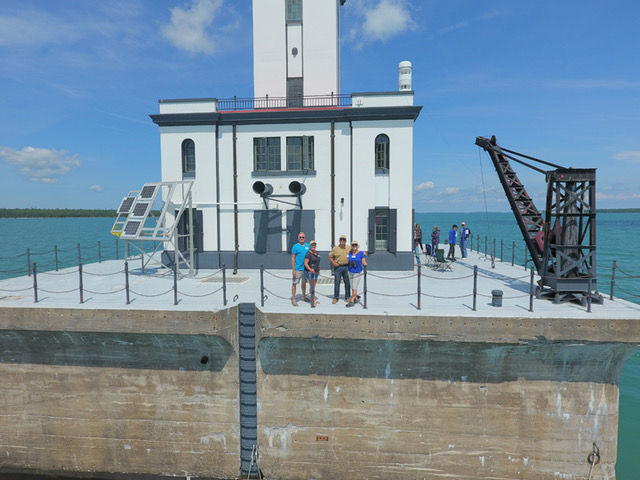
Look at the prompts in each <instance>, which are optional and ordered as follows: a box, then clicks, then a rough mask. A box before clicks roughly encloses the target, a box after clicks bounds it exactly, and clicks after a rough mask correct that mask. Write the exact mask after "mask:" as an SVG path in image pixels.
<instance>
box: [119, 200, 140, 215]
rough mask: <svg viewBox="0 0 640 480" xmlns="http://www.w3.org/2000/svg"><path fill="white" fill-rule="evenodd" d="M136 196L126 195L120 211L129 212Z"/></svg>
mask: <svg viewBox="0 0 640 480" xmlns="http://www.w3.org/2000/svg"><path fill="white" fill-rule="evenodd" d="M135 199H136V197H126V198H124V199H123V200H122V203H121V204H120V208H119V209H118V213H124V214H126V213H129V211H130V210H131V205H133V202H134V201H135Z"/></svg>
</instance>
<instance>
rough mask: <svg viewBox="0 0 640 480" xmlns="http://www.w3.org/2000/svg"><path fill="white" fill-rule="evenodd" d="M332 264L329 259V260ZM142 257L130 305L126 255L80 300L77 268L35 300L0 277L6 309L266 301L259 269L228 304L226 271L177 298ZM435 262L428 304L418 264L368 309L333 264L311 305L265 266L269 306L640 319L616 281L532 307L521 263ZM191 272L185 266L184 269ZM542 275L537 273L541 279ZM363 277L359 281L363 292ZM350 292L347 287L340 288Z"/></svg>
mask: <svg viewBox="0 0 640 480" xmlns="http://www.w3.org/2000/svg"><path fill="white" fill-rule="evenodd" d="M323 260H326V261H325V262H323V263H325V264H328V263H329V262H328V260H327V259H323ZM140 265H141V262H140V260H139V259H138V260H132V261H130V263H129V268H130V276H129V283H130V300H131V302H130V304H129V305H127V304H126V293H125V290H124V286H125V275H124V261H122V260H110V261H106V262H102V263H93V264H87V265H85V266H84V267H83V288H84V294H83V300H84V301H83V303H80V292H79V274H78V269H77V267H74V268H70V269H65V270H60V271H59V272H46V273H44V272H39V273H38V274H37V283H38V302H37V303H36V302H34V289H33V277H27V276H25V277H18V278H13V279H7V280H2V281H0V308H3V307H28V308H79V309H119V310H169V311H170V310H173V309H175V310H177V311H203V310H204V311H216V310H220V309H224V308H228V307H230V306H233V305H236V304H238V303H240V302H251V303H256V305H257V306H260V271H259V270H239V271H238V272H237V274H235V275H234V274H233V272H232V270H231V269H229V270H227V272H226V279H227V292H226V299H227V304H226V306H225V305H224V299H223V291H222V272H221V271H220V270H216V271H212V270H200V271H197V272H196V275H195V276H194V277H193V278H189V277H187V276H181V277H180V278H179V280H178V304H177V305H174V293H173V273H172V272H171V271H170V270H168V269H165V268H163V267H162V266H160V265H159V264H158V263H157V262H153V261H152V262H151V263H150V264H149V266H148V267H147V268H146V269H145V273H144V274H142V272H141V269H140ZM474 265H477V266H478V287H477V293H478V294H477V299H476V310H475V311H474V310H473V296H472V294H473V267H474ZM434 267H435V265H434V264H433V263H432V262H429V263H427V265H426V266H425V265H424V262H423V267H422V278H421V291H422V293H421V295H420V298H421V305H420V307H421V308H420V309H418V294H417V288H418V279H417V268H416V269H414V271H406V272H376V271H370V272H369V273H368V278H367V299H366V300H367V309H366V310H364V304H363V303H364V295H363V296H362V298H361V301H360V304H359V305H356V306H355V307H353V308H346V303H345V302H344V299H343V298H342V297H341V300H340V302H339V303H337V304H335V305H334V304H332V303H331V300H332V298H333V277H332V276H331V272H330V270H329V269H325V270H323V271H322V272H321V279H320V281H319V284H318V287H317V294H318V298H319V305H318V306H317V307H316V308H311V305H310V304H309V303H305V302H301V301H300V294H301V289H300V286H298V291H297V293H298V304H299V306H298V307H294V306H292V305H291V271H290V270H289V269H283V270H266V271H265V273H264V287H265V304H264V307H262V309H263V310H264V311H267V312H288V313H301V314H306V313H309V314H342V315H344V314H363V313H366V314H369V315H415V316H468V317H517V318H519V317H523V318H527V317H528V318H604V319H609V318H610V319H638V320H640V305H637V304H634V303H630V302H627V301H624V300H620V299H615V300H613V301H611V300H609V295H608V291H609V285H603V284H601V285H599V287H600V291H601V293H602V294H603V296H604V299H605V300H604V304H595V303H594V304H592V306H591V312H588V311H587V307H586V306H583V305H580V304H578V303H568V302H567V303H562V304H554V303H553V302H552V301H550V300H547V299H536V298H535V297H534V299H533V311H532V312H531V311H529V290H530V273H529V272H528V271H525V270H524V268H523V267H522V266H511V264H510V263H502V262H499V261H496V262H495V268H492V265H491V261H490V259H489V258H488V257H486V256H485V255H484V254H483V253H476V252H470V253H469V258H467V259H465V260H458V261H456V262H454V263H453V264H451V269H450V270H449V269H446V270H443V269H441V268H440V269H436V268H434ZM184 273H186V272H184V271H183V274H184ZM538 278H539V277H537V275H536V276H535V277H534V281H537V280H538ZM363 289H364V283H363V282H361V284H360V288H359V290H360V292H359V293H362V294H363V292H362V290H363ZM492 290H501V291H502V292H503V297H502V307H494V306H492V302H491V292H492ZM341 295H344V286H342V287H341Z"/></svg>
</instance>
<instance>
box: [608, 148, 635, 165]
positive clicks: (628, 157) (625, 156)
mask: <svg viewBox="0 0 640 480" xmlns="http://www.w3.org/2000/svg"><path fill="white" fill-rule="evenodd" d="M613 158H615V159H616V160H624V161H627V162H634V163H636V162H637V163H640V150H628V151H626V152H620V153H616V154H615V155H614V156H613Z"/></svg>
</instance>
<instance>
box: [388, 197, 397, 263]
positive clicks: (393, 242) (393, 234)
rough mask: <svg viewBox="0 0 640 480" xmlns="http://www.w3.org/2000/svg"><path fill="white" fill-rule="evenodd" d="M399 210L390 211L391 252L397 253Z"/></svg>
mask: <svg viewBox="0 0 640 480" xmlns="http://www.w3.org/2000/svg"><path fill="white" fill-rule="evenodd" d="M397 214H398V210H396V209H395V208H393V209H391V208H390V209H389V251H390V252H391V253H396V251H397V236H398V232H397V223H398V215H397Z"/></svg>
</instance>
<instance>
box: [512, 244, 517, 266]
mask: <svg viewBox="0 0 640 480" xmlns="http://www.w3.org/2000/svg"><path fill="white" fill-rule="evenodd" d="M515 261H516V242H515V240H514V242H513V245H512V246H511V266H512V267H513V264H514V262H515Z"/></svg>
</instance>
